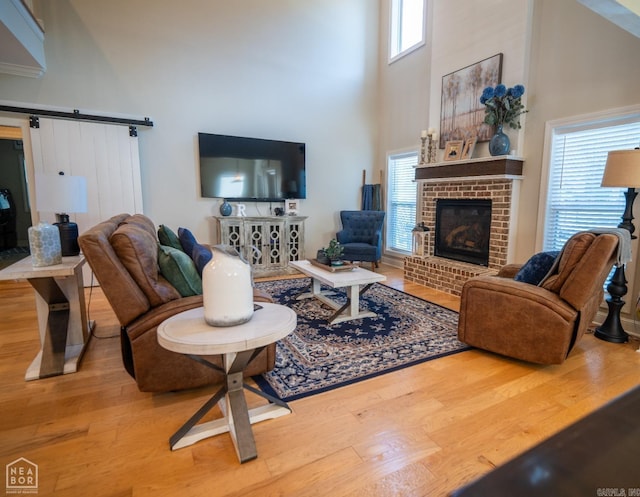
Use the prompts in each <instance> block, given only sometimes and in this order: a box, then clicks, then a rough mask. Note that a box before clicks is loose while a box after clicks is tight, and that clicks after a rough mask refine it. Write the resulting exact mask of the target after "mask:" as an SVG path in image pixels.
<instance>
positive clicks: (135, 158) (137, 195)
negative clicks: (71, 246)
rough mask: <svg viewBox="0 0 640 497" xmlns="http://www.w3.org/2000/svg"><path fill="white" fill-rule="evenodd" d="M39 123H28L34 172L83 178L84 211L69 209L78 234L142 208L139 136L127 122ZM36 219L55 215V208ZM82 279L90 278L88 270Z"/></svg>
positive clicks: (47, 119) (51, 217) (58, 121)
mask: <svg viewBox="0 0 640 497" xmlns="http://www.w3.org/2000/svg"><path fill="white" fill-rule="evenodd" d="M39 125H40V127H39V128H33V127H32V128H30V135H31V148H32V151H33V166H34V173H35V174H37V173H55V174H57V173H59V172H64V174H66V175H70V176H84V177H85V178H86V179H87V212H86V213H69V219H70V220H71V221H74V222H75V223H77V224H78V231H79V233H80V234H82V233H83V232H84V231H85V230H87V229H88V228H91V227H92V226H94V225H96V224H98V223H100V222H101V221H104V220H106V219H108V218H110V217H111V216H114V215H116V214H120V213H123V212H127V213H129V214H136V213H143V207H142V185H141V178H140V157H139V152H138V139H137V138H136V137H131V136H129V127H128V126H126V125H118V124H103V123H92V122H86V121H70V120H63V119H49V118H42V117H41V118H39ZM36 196H37V192H36ZM34 204H35V203H34ZM34 204H32V205H34ZM38 219H39V220H40V221H47V222H49V223H54V222H55V220H56V219H55V213H53V212H39V213H38ZM85 268H86V266H85ZM84 280H85V285H88V284H89V283H90V281H91V280H90V278H89V277H88V271H87V270H85V278H84ZM94 284H95V282H94Z"/></svg>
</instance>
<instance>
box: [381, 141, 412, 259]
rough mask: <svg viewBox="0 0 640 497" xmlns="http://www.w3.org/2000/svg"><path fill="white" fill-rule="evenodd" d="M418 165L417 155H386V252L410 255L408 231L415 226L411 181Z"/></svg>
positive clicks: (409, 235) (409, 234)
mask: <svg viewBox="0 0 640 497" xmlns="http://www.w3.org/2000/svg"><path fill="white" fill-rule="evenodd" d="M417 164H418V154H417V152H409V153H404V154H395V155H390V156H389V163H388V167H387V185H388V195H387V199H388V200H387V216H386V218H387V237H386V246H385V248H386V250H390V251H395V252H401V253H405V254H410V253H411V246H412V232H411V231H412V230H413V228H414V227H415V225H416V183H415V181H414V180H415V166H416V165H417Z"/></svg>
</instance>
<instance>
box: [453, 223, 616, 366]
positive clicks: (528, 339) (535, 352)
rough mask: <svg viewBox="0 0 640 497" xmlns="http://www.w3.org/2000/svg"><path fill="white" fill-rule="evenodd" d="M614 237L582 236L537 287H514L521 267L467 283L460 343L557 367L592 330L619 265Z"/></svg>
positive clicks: (518, 283) (576, 237)
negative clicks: (610, 277)
mask: <svg viewBox="0 0 640 497" xmlns="http://www.w3.org/2000/svg"><path fill="white" fill-rule="evenodd" d="M617 247H618V237H617V236H616V235H614V234H610V233H605V234H595V233H590V232H581V233H577V234H575V235H573V236H572V237H571V238H570V239H569V240H568V241H567V243H566V244H565V246H564V248H563V250H562V252H561V253H560V255H559V256H558V260H557V261H556V264H555V266H554V269H552V270H551V271H550V274H549V275H547V276H546V277H545V278H544V280H543V281H542V282H540V284H539V285H538V286H536V285H533V284H529V283H525V282H522V281H515V280H514V279H513V277H514V276H515V274H516V273H517V271H518V270H519V268H520V266H518V265H514V264H510V265H508V266H505V267H504V268H503V269H502V270H501V271H500V272H499V273H498V275H497V276H479V277H475V278H471V279H469V280H468V281H467V282H466V283H465V284H464V286H463V288H462V295H461V300H460V318H459V321H458V339H459V340H460V341H461V342H464V343H466V344H468V345H471V346H473V347H477V348H480V349H484V350H488V351H491V352H496V353H498V354H502V355H505V356H509V357H513V358H516V359H521V360H524V361H529V362H534V363H539V364H560V363H562V362H563V361H564V360H565V359H566V358H567V355H568V354H569V352H571V350H572V348H573V346H574V345H575V344H576V343H577V342H578V340H580V338H581V337H582V335H583V334H584V333H585V331H586V330H587V329H588V327H589V326H590V325H591V323H592V320H593V318H594V317H595V315H596V312H597V311H598V307H599V305H600V303H601V302H602V299H603V295H604V291H603V285H604V282H605V280H606V278H607V275H608V274H609V272H610V271H611V268H612V267H613V264H614V263H615V262H616V260H617Z"/></svg>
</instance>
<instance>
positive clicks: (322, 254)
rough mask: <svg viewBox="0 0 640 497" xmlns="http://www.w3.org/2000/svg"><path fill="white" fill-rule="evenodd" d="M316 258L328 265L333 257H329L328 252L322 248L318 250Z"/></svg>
mask: <svg viewBox="0 0 640 497" xmlns="http://www.w3.org/2000/svg"><path fill="white" fill-rule="evenodd" d="M316 260H317V261H318V262H319V263H320V264H326V265H327V266H328V265H329V264H331V259H329V258H328V257H327V254H325V252H324V250H322V249H320V250H318V253H317V255H316Z"/></svg>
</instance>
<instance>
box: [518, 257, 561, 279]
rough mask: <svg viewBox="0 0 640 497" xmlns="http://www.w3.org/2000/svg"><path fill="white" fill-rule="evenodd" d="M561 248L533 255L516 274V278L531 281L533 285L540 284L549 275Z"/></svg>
mask: <svg viewBox="0 0 640 497" xmlns="http://www.w3.org/2000/svg"><path fill="white" fill-rule="evenodd" d="M559 253H560V251H559V250H555V251H552V252H539V253H537V254H535V255H533V256H532V257H531V258H530V259H529V260H528V261H527V262H526V263H525V264H524V265H523V266H522V267H521V268H520V271H518V273H517V274H516V275H515V276H514V278H513V279H514V280H516V281H522V282H524V283H529V284H531V285H537V284H539V283H540V282H541V281H542V279H543V278H544V277H545V276H546V275H547V273H548V272H549V270H550V269H551V266H553V263H554V262H555V260H556V257H558V254H559Z"/></svg>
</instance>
